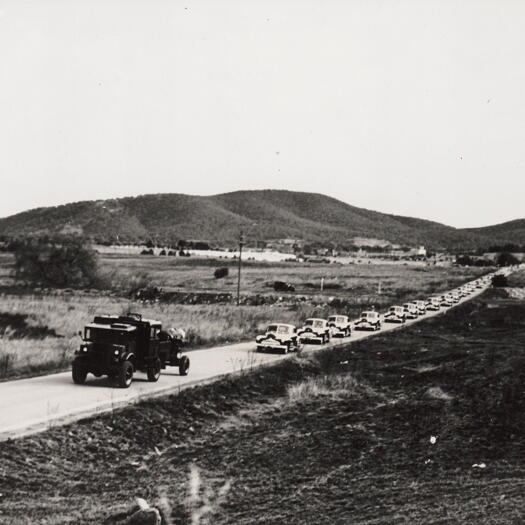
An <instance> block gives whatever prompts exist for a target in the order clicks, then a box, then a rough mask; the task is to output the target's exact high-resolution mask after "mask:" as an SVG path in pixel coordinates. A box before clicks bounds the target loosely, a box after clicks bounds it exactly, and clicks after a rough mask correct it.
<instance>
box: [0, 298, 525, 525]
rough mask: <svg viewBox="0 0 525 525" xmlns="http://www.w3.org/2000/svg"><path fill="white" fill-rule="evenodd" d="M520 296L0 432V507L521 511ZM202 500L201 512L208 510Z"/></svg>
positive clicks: (216, 514) (389, 514)
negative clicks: (123, 403)
mask: <svg viewBox="0 0 525 525" xmlns="http://www.w3.org/2000/svg"><path fill="white" fill-rule="evenodd" d="M523 384H525V304H524V302H523V301H519V300H516V299H512V298H505V299H502V298H499V297H495V296H494V294H492V295H490V294H489V295H485V296H482V297H481V298H480V299H477V300H474V301H471V302H469V303H466V304H464V305H462V306H460V307H458V308H456V309H453V310H452V311H450V312H449V313H447V314H446V315H444V316H441V317H439V318H434V319H432V320H429V321H425V322H422V323H419V324H417V325H415V326H413V327H409V328H407V329H405V330H402V331H398V332H395V333H390V334H385V335H383V336H379V337H376V338H373V339H371V340H368V341H362V342H358V343H355V344H352V345H350V346H348V347H346V348H344V349H337V350H326V351H322V352H319V353H318V354H316V355H315V356H312V355H300V356H298V357H294V358H292V359H290V360H287V361H285V362H282V363H280V364H278V365H275V366H273V367H271V368H267V369H264V370H260V371H257V372H255V373H252V374H246V375H244V376H241V377H238V378H235V379H231V380H224V381H221V382H218V383H214V384H212V385H209V386H205V387H199V388H195V389H193V390H188V391H184V392H182V393H181V394H180V395H178V396H173V397H169V398H165V399H160V400H156V401H149V402H145V403H142V404H141V405H138V406H135V407H131V408H128V409H125V410H122V411H120V412H117V413H115V414H112V415H107V416H104V417H100V418H98V419H91V420H86V421H83V422H81V423H80V424H76V425H72V426H70V427H62V428H54V429H50V430H49V431H48V432H46V433H44V434H41V435H38V436H34V437H30V438H25V439H21V440H18V441H16V442H10V443H2V444H1V445H0V458H1V462H0V493H1V494H2V496H0V510H1V512H2V514H0V521H2V520H5V522H6V523H39V522H44V521H45V522H46V523H65V522H68V521H69V522H73V521H74V522H81V523H84V522H86V523H88V522H89V523H102V522H104V521H106V522H107V523H118V521H119V516H122V514H121V513H122V512H123V511H124V509H125V508H126V507H127V506H128V505H129V504H130V503H131V501H132V499H133V497H134V496H142V497H145V498H146V499H147V500H148V501H149V502H150V503H153V504H156V505H158V506H159V507H161V509H162V512H163V514H164V516H165V517H166V518H165V522H166V523H190V522H191V519H192V516H193V518H195V517H196V516H198V514H199V512H202V513H203V514H202V516H203V517H202V519H201V521H200V523H205V522H206V521H205V518H206V517H208V518H211V520H212V521H211V522H212V523H217V524H220V523H239V524H243V523H250V524H252V523H265V524H266V523H268V524H270V523H283V522H286V523H297V524H304V523H315V524H318V523H321V524H322V523H327V524H328V523H330V524H332V523H367V524H372V523H373V524H382V523H389V524H395V523H416V524H419V523H440V524H443V523H472V524H476V525H478V524H479V523H501V524H503V523H505V524H507V523H522V521H521V520H522V516H523V513H524V511H525V454H524V452H525V395H524V392H523ZM208 511H209V512H208Z"/></svg>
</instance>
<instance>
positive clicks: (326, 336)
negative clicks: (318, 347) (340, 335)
mask: <svg viewBox="0 0 525 525" xmlns="http://www.w3.org/2000/svg"><path fill="white" fill-rule="evenodd" d="M297 334H298V335H299V341H301V343H304V342H308V343H320V344H322V345H324V344H325V343H327V342H328V341H330V327H329V326H328V321H327V320H326V319H318V318H315V317H312V318H310V319H307V320H306V321H305V322H304V325H303V326H302V327H301V328H300V329H299V330H298V331H297Z"/></svg>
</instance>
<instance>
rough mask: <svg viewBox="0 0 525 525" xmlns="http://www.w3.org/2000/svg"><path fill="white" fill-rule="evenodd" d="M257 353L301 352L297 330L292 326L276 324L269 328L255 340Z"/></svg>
mask: <svg viewBox="0 0 525 525" xmlns="http://www.w3.org/2000/svg"><path fill="white" fill-rule="evenodd" d="M255 343H256V345H257V351H260V350H279V351H281V352H282V353H283V354H287V353H288V352H290V351H297V350H299V346H300V345H299V338H298V336H297V329H296V328H295V326H294V325H292V324H285V323H274V324H271V325H269V326H268V328H267V329H266V332H265V333H264V334H263V335H258V336H257V337H256V338H255Z"/></svg>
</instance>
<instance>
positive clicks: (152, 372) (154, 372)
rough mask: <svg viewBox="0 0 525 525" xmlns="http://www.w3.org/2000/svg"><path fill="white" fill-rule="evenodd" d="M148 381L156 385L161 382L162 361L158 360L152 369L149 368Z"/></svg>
mask: <svg viewBox="0 0 525 525" xmlns="http://www.w3.org/2000/svg"><path fill="white" fill-rule="evenodd" d="M146 373H147V376H148V381H151V382H152V383H155V382H157V381H158V380H159V377H160V359H156V360H155V363H154V365H153V366H152V367H149V368H148V370H147V372H146Z"/></svg>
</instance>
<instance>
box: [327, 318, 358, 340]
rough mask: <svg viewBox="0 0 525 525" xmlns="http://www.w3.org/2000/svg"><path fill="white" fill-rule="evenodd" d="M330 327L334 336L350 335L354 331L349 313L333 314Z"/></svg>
mask: <svg viewBox="0 0 525 525" xmlns="http://www.w3.org/2000/svg"><path fill="white" fill-rule="evenodd" d="M328 328H329V329H330V335H331V336H332V337H348V336H349V335H350V334H351V332H352V323H351V322H350V319H348V316H347V315H331V316H330V317H329V318H328Z"/></svg>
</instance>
